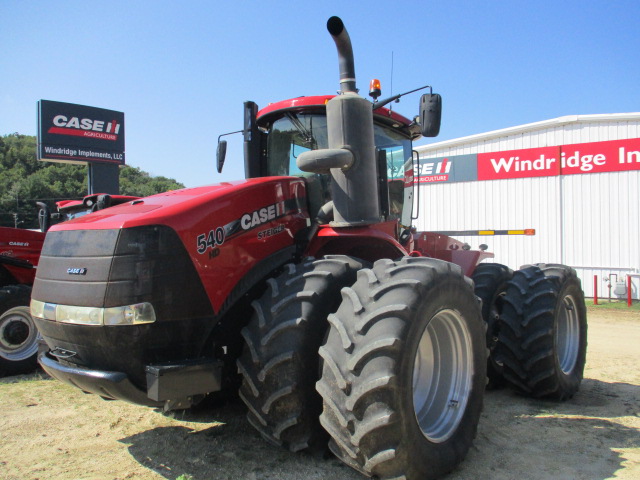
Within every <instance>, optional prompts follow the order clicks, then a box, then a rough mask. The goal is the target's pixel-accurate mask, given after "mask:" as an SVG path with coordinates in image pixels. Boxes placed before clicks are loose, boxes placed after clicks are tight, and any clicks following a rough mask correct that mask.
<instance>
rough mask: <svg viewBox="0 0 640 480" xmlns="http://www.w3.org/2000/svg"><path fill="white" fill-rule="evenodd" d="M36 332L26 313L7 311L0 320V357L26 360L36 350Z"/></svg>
mask: <svg viewBox="0 0 640 480" xmlns="http://www.w3.org/2000/svg"><path fill="white" fill-rule="evenodd" d="M37 338H38V332H37V330H36V327H35V325H34V323H33V320H32V319H31V316H30V315H29V314H28V313H25V312H22V311H20V310H15V311H11V310H10V311H9V312H7V313H6V314H5V315H3V317H2V319H1V320H0V357H3V358H5V359H7V360H9V361H12V362H19V361H21V360H26V359H27V358H29V357H31V356H32V355H34V354H35V353H36V352H37V351H38V342H37Z"/></svg>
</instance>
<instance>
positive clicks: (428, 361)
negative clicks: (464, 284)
mask: <svg viewBox="0 0 640 480" xmlns="http://www.w3.org/2000/svg"><path fill="white" fill-rule="evenodd" d="M473 371H474V369H473V348H472V342H471V334H470V333H469V330H468V328H467V326H466V324H465V322H464V319H463V318H462V316H461V315H460V314H459V313H458V312H455V311H454V310H441V311H440V312H438V313H437V314H436V315H434V316H433V318H432V319H431V320H430V321H429V323H428V324H427V326H426V328H425V329H424V331H423V333H422V337H421V339H420V342H419V344H418V348H417V350H416V354H415V359H414V366H413V408H414V412H415V416H416V420H417V422H418V426H419V427H420V429H421V430H422V434H423V435H424V436H425V437H426V438H427V439H428V440H430V441H432V442H435V443H441V442H444V441H446V440H448V439H449V438H450V437H451V436H452V435H453V434H454V433H455V431H456V429H457V427H458V425H459V424H460V421H461V420H462V417H463V416H464V413H465V410H466V407H467V403H468V401H469V396H470V394H471V384H472V379H473Z"/></svg>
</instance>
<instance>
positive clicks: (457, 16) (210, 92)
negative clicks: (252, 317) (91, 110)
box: [0, 0, 640, 187]
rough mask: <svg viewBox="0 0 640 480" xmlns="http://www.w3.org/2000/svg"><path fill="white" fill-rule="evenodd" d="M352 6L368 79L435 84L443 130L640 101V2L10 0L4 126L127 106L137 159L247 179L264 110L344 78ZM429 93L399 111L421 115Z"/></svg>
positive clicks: (140, 163) (152, 167) (396, 88)
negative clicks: (225, 147)
mask: <svg viewBox="0 0 640 480" xmlns="http://www.w3.org/2000/svg"><path fill="white" fill-rule="evenodd" d="M332 15H338V16H340V17H341V18H342V19H343V21H344V23H345V25H346V27H347V29H348V31H349V33H350V35H351V40H352V43H353V47H354V52H355V67H356V74H357V77H358V87H359V88H360V89H361V90H362V93H363V94H365V95H366V90H367V88H368V83H369V80H370V79H371V78H374V77H375V78H379V79H380V80H381V81H382V89H383V96H388V95H390V94H391V93H392V92H391V91H390V88H391V59H392V56H393V93H400V92H402V91H407V90H410V89H413V88H415V87H418V86H421V85H425V84H430V85H433V86H434V91H436V92H438V93H440V94H442V96H443V107H444V108H443V125H442V129H441V133H440V136H439V137H437V138H436V139H429V140H428V141H427V140H420V141H419V142H418V144H423V143H427V142H433V141H439V140H446V139H450V138H456V137H460V136H465V135H472V134H476V133H481V132H486V131H490V130H496V129H499V128H505V127H509V126H514V125H519V124H523V123H530V122H536V121H541V120H546V119H549V118H555V117H559V116H564V115H574V114H575V115H579V114H595V113H619V112H637V111H640V58H639V57H640V30H639V29H638V19H639V18H640V1H639V0H627V1H611V0H609V1H588V0H582V1H573V0H570V1H558V0H555V1H547V0H540V1H537V2H531V1H510V2H507V1H488V0H485V1H444V0H443V1H437V2H436V1H422V2H397V1H396V2H383V1H368V2H355V1H351V2H349V1H344V0H343V1H341V2H337V1H323V2H301V1H295V2H288V1H271V2H268V1H261V2H254V1H243V2H213V1H187V0H185V1H181V2H177V1H173V2H169V1H163V0H156V1H150V0H139V1H120V0H112V1H109V2H100V3H98V2H87V1H59V2H35V1H32V2H26V1H19V0H0V18H2V27H1V28H0V48H1V50H0V51H1V52H2V62H1V63H0V135H5V134H8V133H13V132H19V133H23V134H29V135H35V134H36V102H37V101H38V100H40V99H46V100H56V101H61V102H69V103H78V104H83V105H92V106H97V107H101V108H108V109H113V110H118V111H123V112H125V121H126V158H127V164H129V165H131V166H135V167H140V168H142V169H143V170H146V171H148V172H150V173H152V174H154V175H164V176H167V177H171V178H175V179H177V180H178V181H180V182H182V183H184V184H185V185H187V186H190V187H191V186H197V185H204V184H210V183H215V182H219V181H226V180H233V179H239V178H243V177H244V172H243V161H242V148H241V137H240V136H236V137H235V138H234V137H231V138H229V147H230V148H229V155H228V157H227V164H226V165H225V170H224V172H223V173H222V174H221V175H220V174H218V173H217V172H216V171H215V147H216V141H217V137H218V135H220V134H221V133H225V132H230V131H234V130H239V129H240V128H241V127H242V103H243V102H244V101H245V100H253V101H255V102H257V103H258V105H259V106H265V105H267V104H268V103H269V102H274V101H278V100H283V99H286V98H291V97H297V96H301V95H317V94H325V93H334V92H335V91H336V90H337V89H338V66H337V56H336V51H335V46H334V44H333V42H332V40H331V38H330V36H329V34H328V33H327V31H326V26H325V25H326V21H327V19H328V18H329V17H330V16H332ZM417 106H418V94H414V95H413V96H408V97H405V98H404V99H403V100H402V102H401V103H400V104H398V105H395V106H394V108H395V109H396V110H397V111H399V112H400V113H403V114H404V115H406V116H409V117H410V116H413V115H414V114H416V113H417Z"/></svg>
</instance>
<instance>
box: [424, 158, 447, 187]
mask: <svg viewBox="0 0 640 480" xmlns="http://www.w3.org/2000/svg"><path fill="white" fill-rule="evenodd" d="M451 164H452V162H451V160H449V158H447V157H445V158H443V159H435V161H432V162H430V161H428V160H426V161H425V163H421V164H420V166H419V171H420V174H419V177H418V178H419V181H420V183H429V182H446V181H447V180H449V175H448V174H449V172H451Z"/></svg>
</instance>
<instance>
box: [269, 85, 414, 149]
mask: <svg viewBox="0 0 640 480" xmlns="http://www.w3.org/2000/svg"><path fill="white" fill-rule="evenodd" d="M334 97H335V95H316V96H310V97H297V98H291V99H289V100H282V101H280V102H275V103H270V104H269V105H267V106H266V107H264V108H263V109H261V110H259V111H258V115H257V121H258V124H261V123H265V122H269V119H270V118H271V117H272V116H278V115H277V114H278V113H282V112H287V111H302V110H308V109H309V108H313V107H318V108H325V106H326V104H327V102H328V101H329V100H331V99H332V98H334ZM372 105H373V104H372ZM373 118H374V120H375V121H376V122H378V123H383V124H386V125H389V126H391V127H394V128H397V129H398V130H399V131H401V132H403V133H404V134H405V135H406V136H408V137H409V138H411V139H412V140H416V139H418V138H420V136H421V134H420V128H419V126H418V125H416V124H415V123H414V122H413V121H411V120H409V119H408V118H406V117H404V116H403V115H400V114H399V113H396V112H395V111H393V110H390V109H388V108H385V107H380V108H377V109H375V110H374V111H373Z"/></svg>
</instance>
